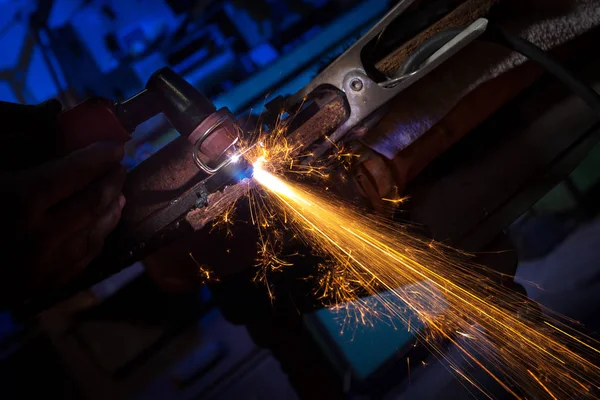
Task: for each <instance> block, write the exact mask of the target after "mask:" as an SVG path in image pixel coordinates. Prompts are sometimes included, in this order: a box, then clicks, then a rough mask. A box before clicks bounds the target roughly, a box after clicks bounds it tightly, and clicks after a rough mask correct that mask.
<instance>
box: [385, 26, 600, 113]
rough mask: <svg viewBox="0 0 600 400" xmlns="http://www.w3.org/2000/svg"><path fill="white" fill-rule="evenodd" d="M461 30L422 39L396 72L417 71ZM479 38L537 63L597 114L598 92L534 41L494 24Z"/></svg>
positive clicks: (598, 109)
mask: <svg viewBox="0 0 600 400" xmlns="http://www.w3.org/2000/svg"><path fill="white" fill-rule="evenodd" d="M461 30H462V29H461V28H451V29H447V30H445V31H441V32H439V33H437V34H435V35H434V36H432V37H430V38H429V39H427V40H426V41H424V42H423V44H421V46H420V47H419V48H417V49H416V50H415V51H413V52H412V53H411V54H410V56H409V57H408V58H407V59H406V61H405V62H404V63H403V64H402V66H401V67H400V68H399V69H398V72H396V76H402V75H406V74H410V73H412V72H414V71H416V70H418V69H419V67H420V66H421V65H422V64H423V62H425V60H427V59H428V58H429V57H431V55H433V54H434V53H435V52H436V51H438V50H439V49H441V48H442V47H443V46H444V45H445V44H446V43H448V42H449V41H450V40H452V39H453V38H454V37H455V36H456V35H458V34H459V33H460V32H461ZM479 39H480V40H485V41H488V42H491V43H496V44H499V45H501V46H504V47H506V48H508V49H511V50H513V51H516V52H517V53H519V54H522V55H523V56H525V57H527V58H528V59H530V60H531V61H533V62H536V63H538V64H539V65H540V66H542V67H543V68H544V69H545V70H546V71H547V72H549V73H550V74H552V75H553V76H554V77H556V78H557V79H558V80H560V81H561V82H562V83H563V84H564V85H565V86H567V87H568V88H569V89H570V90H571V91H572V92H573V93H575V94H577V95H578V96H579V97H580V98H581V99H582V100H583V101H584V102H585V103H587V105H588V106H589V107H590V108H591V109H592V110H593V111H594V112H595V113H597V114H599V115H600V94H598V93H597V92H596V91H595V90H594V89H592V87H590V86H589V85H588V84H586V83H585V82H583V81H581V80H580V79H579V78H577V77H576V76H575V75H573V74H572V73H571V72H570V71H569V70H567V69H566V68H565V67H564V66H563V65H562V64H560V63H559V62H558V61H557V60H555V59H554V58H553V57H551V56H550V55H549V54H548V53H547V52H545V51H544V50H542V49H541V48H539V47H538V46H536V45H535V44H533V43H531V42H530V41H528V40H525V39H523V38H521V37H519V36H517V35H513V34H510V33H508V32H506V31H504V30H503V29H502V28H500V27H498V26H494V25H488V28H487V29H486V32H485V33H484V34H483V35H482V36H481V37H480V38H479Z"/></svg>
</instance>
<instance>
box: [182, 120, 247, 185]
mask: <svg viewBox="0 0 600 400" xmlns="http://www.w3.org/2000/svg"><path fill="white" fill-rule="evenodd" d="M228 118H229V115H227V114H226V115H223V116H222V117H221V118H219V119H218V120H217V122H215V123H214V124H212V125H211V126H210V127H209V128H208V129H207V130H206V131H205V132H204V133H203V134H202V136H200V138H199V139H198V140H196V143H194V149H193V150H192V157H193V158H194V162H195V163H196V165H197V166H198V168H200V169H201V170H202V171H204V172H206V173H207V174H210V175H213V174H215V173H217V172H218V171H219V170H220V169H221V168H223V167H226V166H227V165H229V164H230V163H231V162H232V161H233V160H234V159H235V155H234V156H232V157H228V158H226V159H225V161H223V162H222V163H221V164H219V165H218V166H216V167H215V168H211V167H210V166H208V165H207V164H206V163H205V162H203V161H202V160H201V159H200V156H199V154H198V152H199V151H200V148H201V147H202V143H204V141H205V140H206V139H208V137H209V136H210V135H212V134H213V132H214V131H215V130H216V129H218V128H219V127H220V126H221V125H223V123H224V122H225V121H226V120H227V119H228ZM239 140H240V138H239V137H236V138H235V140H234V141H233V142H232V143H231V144H230V145H229V146H227V148H226V149H225V150H224V151H223V154H225V152H226V151H227V150H229V149H231V148H232V147H235V145H236V144H237V142H238V141H239Z"/></svg>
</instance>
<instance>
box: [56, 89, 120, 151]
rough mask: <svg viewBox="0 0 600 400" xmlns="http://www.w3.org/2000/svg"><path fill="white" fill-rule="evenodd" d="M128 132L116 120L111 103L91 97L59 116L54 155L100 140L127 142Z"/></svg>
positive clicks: (117, 119)
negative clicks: (55, 152)
mask: <svg viewBox="0 0 600 400" xmlns="http://www.w3.org/2000/svg"><path fill="white" fill-rule="evenodd" d="M129 139H131V135H130V133H129V132H128V131H127V129H125V127H124V126H123V124H122V123H121V121H120V120H119V118H118V116H117V114H116V111H115V106H114V104H113V102H112V101H110V100H108V99H104V98H100V97H93V98H90V99H87V100H85V101H84V102H83V103H80V104H78V105H76V106H75V107H73V108H71V109H69V110H67V111H65V112H63V113H62V114H60V115H59V116H58V132H57V147H58V148H57V152H58V154H60V155H65V154H68V153H70V152H72V151H74V150H77V149H81V148H84V147H87V146H89V145H90V144H92V143H96V142H101V141H119V142H126V141H128V140H129Z"/></svg>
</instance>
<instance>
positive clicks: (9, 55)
mask: <svg viewBox="0 0 600 400" xmlns="http://www.w3.org/2000/svg"><path fill="white" fill-rule="evenodd" d="M26 36H27V25H26V24H24V23H15V24H13V26H11V27H10V28H9V29H8V30H7V31H6V32H5V33H4V35H2V37H0V69H6V68H12V67H15V66H16V64H17V61H18V60H19V56H20V55H21V50H22V48H23V43H24V41H25V37H26Z"/></svg>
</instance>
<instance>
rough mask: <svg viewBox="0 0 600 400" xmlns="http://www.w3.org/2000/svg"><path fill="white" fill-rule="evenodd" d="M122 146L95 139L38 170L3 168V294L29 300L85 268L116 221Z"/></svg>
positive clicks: (121, 200) (0, 284) (120, 197)
mask: <svg viewBox="0 0 600 400" xmlns="http://www.w3.org/2000/svg"><path fill="white" fill-rule="evenodd" d="M123 152H124V150H123V144H118V143H96V144H93V145H91V146H89V147H87V148H85V149H82V150H78V151H76V152H74V153H71V154H70V155H68V156H66V157H63V158H59V159H56V160H52V161H50V162H47V163H45V164H42V165H39V166H37V167H34V168H30V169H25V170H20V171H10V172H0V187H1V189H0V191H1V192H2V198H1V199H0V205H1V206H2V212H3V214H4V215H6V216H8V221H7V222H8V224H7V225H4V226H3V228H4V231H5V233H6V234H8V241H5V243H3V246H2V247H5V249H6V250H5V251H6V252H8V254H6V253H5V254H3V256H4V257H6V256H8V257H7V258H5V260H6V261H8V262H3V263H2V266H1V267H0V274H1V275H0V291H1V292H4V293H0V295H2V296H4V295H7V294H8V295H9V298H10V299H11V300H13V301H14V300H16V299H18V300H24V299H27V298H29V297H30V296H33V295H35V294H38V293H40V292H42V291H44V290H47V289H49V288H51V287H54V286H57V285H60V284H64V283H66V282H68V281H69V280H71V279H72V278H74V277H75V276H76V275H77V274H78V273H79V272H81V271H82V269H84V268H85V267H86V266H87V265H88V264H89V263H90V261H92V259H93V258H94V257H95V256H97V255H98V253H99V252H100V250H101V249H102V246H103V243H104V239H105V238H106V236H107V235H108V234H109V233H110V232H111V231H112V230H113V229H114V228H115V227H116V226H117V223H118V221H119V219H120V217H121V210H122V209H123V206H124V205H125V198H124V197H123V195H122V194H121V188H122V186H123V182H124V180H125V171H124V169H123V167H121V165H120V164H119V161H120V160H121V159H122V158H123Z"/></svg>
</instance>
